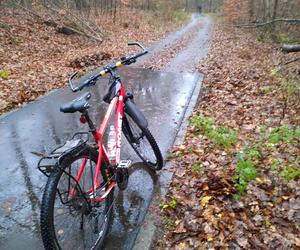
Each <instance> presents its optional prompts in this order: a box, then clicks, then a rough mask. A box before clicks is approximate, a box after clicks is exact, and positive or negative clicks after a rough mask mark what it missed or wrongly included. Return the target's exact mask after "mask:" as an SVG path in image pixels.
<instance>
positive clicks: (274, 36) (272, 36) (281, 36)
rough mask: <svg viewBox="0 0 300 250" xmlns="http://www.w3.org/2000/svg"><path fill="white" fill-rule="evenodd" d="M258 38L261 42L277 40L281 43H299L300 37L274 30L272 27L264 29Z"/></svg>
mask: <svg viewBox="0 0 300 250" xmlns="http://www.w3.org/2000/svg"><path fill="white" fill-rule="evenodd" d="M258 40H259V41H261V42H270V41H272V42H275V43H279V44H284V43H286V44H299V43H300V40H299V38H296V37H294V36H292V35H289V34H287V33H284V32H278V31H273V30H272V29H267V28H266V29H264V30H263V31H262V32H260V33H259V35H258Z"/></svg>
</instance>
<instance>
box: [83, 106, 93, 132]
mask: <svg viewBox="0 0 300 250" xmlns="http://www.w3.org/2000/svg"><path fill="white" fill-rule="evenodd" d="M82 116H83V117H84V118H85V120H86V121H87V123H88V125H89V128H90V130H91V132H92V133H93V132H96V127H95V125H94V123H93V122H92V120H91V119H90V117H89V113H88V111H87V110H84V111H83V112H82Z"/></svg>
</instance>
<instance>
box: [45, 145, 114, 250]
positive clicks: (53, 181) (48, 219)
mask: <svg viewBox="0 0 300 250" xmlns="http://www.w3.org/2000/svg"><path fill="white" fill-rule="evenodd" d="M80 156H82V157H83V156H90V158H91V159H92V160H93V161H95V162H97V158H98V152H97V151H96V150H95V149H93V148H91V147H89V146H86V148H85V149H84V150H83V151H82V152H81V153H80V154H79V155H78V156H77V157H73V156H71V155H66V156H64V157H63V159H62V160H61V164H60V167H57V168H56V169H57V171H55V172H52V173H51V175H50V176H49V178H48V181H47V184H46V186H45V189H44V193H43V197H42V204H41V214H40V228H41V235H42V240H43V244H44V247H45V249H46V250H54V249H62V248H61V247H60V246H59V244H58V242H57V239H56V235H55V232H54V223H53V206H54V202H55V196H56V187H57V185H58V183H59V180H60V178H61V176H62V174H63V169H66V168H67V167H68V166H70V164H71V163H72V162H74V161H75V160H76V159H78V158H80ZM103 163H104V162H102V165H101V174H102V176H103V178H104V180H105V181H107V179H108V178H109V177H108V176H106V173H107V172H106V171H105V169H106V168H107V167H106V165H105V163H104V164H103ZM113 191H114V190H111V192H110V194H109V195H108V197H107V198H106V199H109V200H108V201H109V207H110V206H111V205H112V201H113ZM111 211H112V209H111ZM111 211H110V213H109V214H108V219H107V220H108V224H109V220H110V217H111ZM108 228H109V226H107V227H106V229H105V232H104V234H103V237H102V238H101V240H100V241H99V242H98V243H97V247H96V248H100V247H101V245H102V244H103V241H104V239H105V235H106V233H107V231H108ZM62 250H65V249H62Z"/></svg>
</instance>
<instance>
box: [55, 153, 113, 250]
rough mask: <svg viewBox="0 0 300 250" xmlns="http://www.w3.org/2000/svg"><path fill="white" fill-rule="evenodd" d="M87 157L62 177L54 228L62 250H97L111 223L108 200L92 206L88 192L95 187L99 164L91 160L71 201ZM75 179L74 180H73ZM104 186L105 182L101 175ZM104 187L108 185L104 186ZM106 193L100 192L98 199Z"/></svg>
mask: <svg viewBox="0 0 300 250" xmlns="http://www.w3.org/2000/svg"><path fill="white" fill-rule="evenodd" d="M85 158H87V157H81V158H79V159H76V160H75V161H74V162H72V164H71V165H70V167H68V168H67V169H66V171H65V172H63V173H62V175H61V177H60V179H59V182H58V185H57V191H56V194H55V201H54V208H53V228H54V231H55V237H56V241H57V243H58V244H59V246H60V247H61V248H62V249H94V248H95V247H96V246H97V245H98V243H99V242H100V240H101V238H102V236H103V235H104V233H105V230H106V227H107V224H108V220H107V208H108V200H107V199H106V200H105V201H104V202H102V203H98V204H91V203H90V197H89V196H90V195H89V194H87V192H86V191H87V190H88V189H89V188H90V187H92V185H91V184H92V183H93V182H92V180H93V176H94V173H93V170H94V169H95V167H96V163H95V162H94V161H92V160H90V159H88V160H87V165H86V166H85V169H84V171H83V174H82V177H81V179H80V182H79V186H78V185H77V188H76V191H75V193H76V194H75V196H74V197H73V198H72V199H71V198H70V197H69V191H70V187H74V184H75V183H76V181H75V179H74V177H75V176H76V173H77V172H78V169H79V166H80V165H81V163H82V161H83V160H84V159H85ZM70 176H72V177H73V178H71V177H70ZM99 181H100V182H103V176H102V174H101V177H100V180H99ZM103 183H104V182H103ZM103 192H105V187H104V186H103V187H102V188H99V189H98V190H97V192H96V193H97V195H101V193H103Z"/></svg>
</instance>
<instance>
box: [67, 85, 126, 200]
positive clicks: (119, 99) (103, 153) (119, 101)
mask: <svg viewBox="0 0 300 250" xmlns="http://www.w3.org/2000/svg"><path fill="white" fill-rule="evenodd" d="M116 84H119V85H120V89H119V91H118V93H117V95H116V96H115V97H114V98H113V99H112V101H111V102H110V104H109V106H108V109H107V111H106V114H105V116H104V118H103V121H102V123H101V124H100V128H99V130H96V131H94V132H92V133H93V136H94V139H95V141H96V142H97V144H98V148H99V153H98V160H97V165H96V170H95V175H94V180H93V187H91V188H90V189H89V190H88V191H87V193H88V194H89V195H90V197H91V202H102V201H104V200H105V198H106V197H107V195H108V194H109V193H110V191H111V190H112V189H113V188H114V187H115V186H116V185H117V183H116V181H114V180H113V181H112V182H110V180H108V187H107V189H106V191H105V192H104V193H103V194H102V196H101V197H94V193H95V192H96V190H97V189H99V188H101V186H102V184H103V182H101V183H99V181H98V179H99V173H100V170H101V162H102V157H103V159H104V161H105V163H106V164H107V165H113V166H115V165H118V164H119V162H120V156H121V133H122V121H123V113H124V99H125V89H124V86H123V84H122V83H121V81H120V80H117V82H116ZM114 110H116V112H115V122H114V126H115V131H116V133H115V140H114V147H115V149H116V156H115V159H113V160H111V161H109V159H108V156H107V150H106V148H105V146H104V145H103V140H102V139H103V135H104V133H105V132H106V129H107V126H108V122H109V120H110V118H111V116H112V115H113V112H114ZM86 163H87V159H84V160H83V161H82V163H81V165H80V167H79V170H78V173H77V176H76V178H75V179H76V181H77V182H76V183H80V179H81V176H82V173H83V171H84V168H85V166H86ZM74 194H75V187H73V188H72V189H71V191H70V196H71V198H72V197H74Z"/></svg>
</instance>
